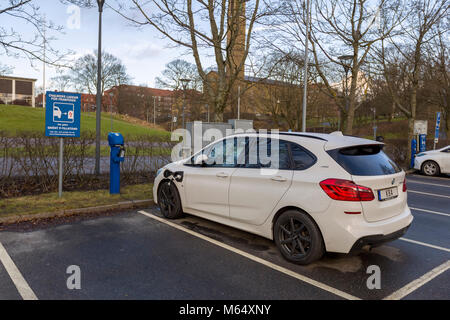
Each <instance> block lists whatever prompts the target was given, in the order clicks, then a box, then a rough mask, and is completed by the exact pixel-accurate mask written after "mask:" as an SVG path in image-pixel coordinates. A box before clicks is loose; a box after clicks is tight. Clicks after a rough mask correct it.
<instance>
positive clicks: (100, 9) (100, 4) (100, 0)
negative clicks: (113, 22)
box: [97, 0, 105, 12]
mask: <svg viewBox="0 0 450 320" xmlns="http://www.w3.org/2000/svg"><path fill="white" fill-rule="evenodd" d="M97 4H98V12H103V5H104V4H105V0H97Z"/></svg>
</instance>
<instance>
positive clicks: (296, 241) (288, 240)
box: [274, 210, 325, 264]
mask: <svg viewBox="0 0 450 320" xmlns="http://www.w3.org/2000/svg"><path fill="white" fill-rule="evenodd" d="M274 239H275V243H276V245H277V247H278V250H280V252H281V254H282V255H283V257H284V258H285V259H286V260H288V261H290V262H293V263H296V264H310V263H311V262H313V261H316V260H318V259H320V258H321V257H322V255H323V253H324V251H325V249H324V244H323V239H322V235H321V233H320V230H319V228H318V227H317V226H316V224H315V223H314V221H313V220H312V219H311V218H310V217H309V216H308V215H307V214H305V213H302V212H300V211H296V210H289V211H286V212H284V213H283V214H282V215H281V216H280V217H279V218H278V219H277V221H276V222H275V225H274Z"/></svg>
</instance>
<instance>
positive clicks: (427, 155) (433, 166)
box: [414, 146, 450, 176]
mask: <svg viewBox="0 0 450 320" xmlns="http://www.w3.org/2000/svg"><path fill="white" fill-rule="evenodd" d="M414 169H416V170H419V171H421V172H422V173H423V174H425V175H427V176H437V175H439V174H441V173H443V174H448V173H450V146H446V147H444V148H442V149H438V150H430V151H425V152H421V153H418V154H417V155H416V158H415V159H414Z"/></svg>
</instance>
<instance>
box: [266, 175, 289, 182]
mask: <svg viewBox="0 0 450 320" xmlns="http://www.w3.org/2000/svg"><path fill="white" fill-rule="evenodd" d="M270 179H271V180H273V181H278V182H286V181H287V179H286V178H284V177H282V176H275V177H272V178H270Z"/></svg>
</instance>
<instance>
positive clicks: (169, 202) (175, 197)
mask: <svg viewBox="0 0 450 320" xmlns="http://www.w3.org/2000/svg"><path fill="white" fill-rule="evenodd" d="M158 205H159V208H160V209H161V213H162V214H163V215H164V217H166V218H168V219H178V218H181V217H182V216H183V210H182V206H181V199H180V195H179V194H178V190H177V187H176V186H175V183H174V182H173V181H163V182H161V184H160V185H159V188H158Z"/></svg>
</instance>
